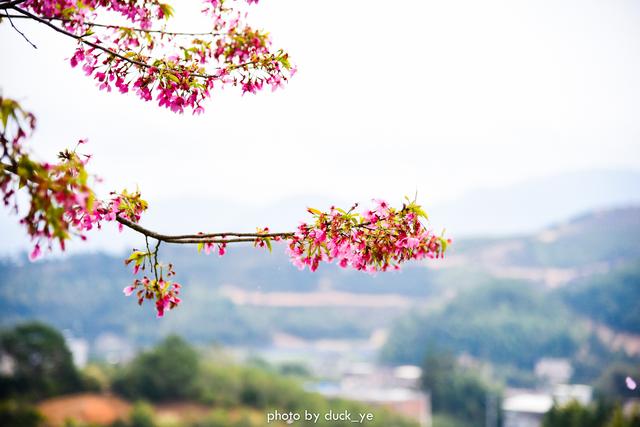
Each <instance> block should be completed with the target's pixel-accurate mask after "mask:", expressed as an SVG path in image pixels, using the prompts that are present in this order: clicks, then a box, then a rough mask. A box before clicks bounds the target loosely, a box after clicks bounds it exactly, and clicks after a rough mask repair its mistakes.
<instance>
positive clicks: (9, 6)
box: [0, 0, 27, 10]
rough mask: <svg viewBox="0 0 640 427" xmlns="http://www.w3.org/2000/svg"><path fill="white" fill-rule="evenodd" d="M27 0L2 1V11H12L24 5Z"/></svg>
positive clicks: (0, 7)
mask: <svg viewBox="0 0 640 427" xmlns="http://www.w3.org/2000/svg"><path fill="white" fill-rule="evenodd" d="M25 1H27V0H0V10H2V9H12V8H13V7H14V6H17V5H19V4H20V3H24V2H25Z"/></svg>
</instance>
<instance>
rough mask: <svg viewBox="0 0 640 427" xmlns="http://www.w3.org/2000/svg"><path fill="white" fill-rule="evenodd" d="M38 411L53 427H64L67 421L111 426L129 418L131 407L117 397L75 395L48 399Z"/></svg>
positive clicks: (39, 405)
mask: <svg viewBox="0 0 640 427" xmlns="http://www.w3.org/2000/svg"><path fill="white" fill-rule="evenodd" d="M38 409H39V410H40V412H42V414H43V415H44V416H45V417H46V418H47V423H48V424H49V425H51V426H53V427H57V426H63V425H64V423H65V420H68V419H73V420H76V421H80V422H83V423H95V424H111V423H113V422H114V421H117V420H124V419H127V418H128V417H129V412H130V411H131V405H130V404H129V403H127V402H126V401H124V400H122V399H120V398H117V397H115V396H104V395H100V394H74V395H68V396H62V397H55V398H52V399H47V400H45V401H42V402H40V403H39V404H38Z"/></svg>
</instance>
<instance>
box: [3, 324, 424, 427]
mask: <svg viewBox="0 0 640 427" xmlns="http://www.w3.org/2000/svg"><path fill="white" fill-rule="evenodd" d="M0 357H1V358H2V364H3V367H2V369H0V426H3V427H13V426H19V427H40V426H43V425H46V424H45V420H44V419H43V417H42V415H40V414H39V413H38V411H37V409H36V407H35V406H34V404H35V403H36V402H37V401H39V400H41V399H44V398H47V397H52V396H59V395H61V394H68V393H74V392H88V391H90V392H111V393H115V394H117V395H119V396H121V397H123V398H126V399H127V400H129V401H131V402H134V403H135V404H134V406H133V410H132V412H131V414H130V416H129V419H128V420H121V421H118V422H116V423H115V424H113V425H112V426H110V427H155V426H157V425H158V424H157V420H156V417H155V415H154V411H153V406H151V405H150V404H154V405H162V404H164V403H166V402H170V401H171V402H176V401H177V402H180V401H184V402H194V403H199V404H203V405H207V406H209V407H211V409H212V410H211V413H210V414H209V415H207V416H205V417H204V418H203V419H200V420H197V421H194V422H189V423H187V424H173V426H174V427H182V426H184V427H261V426H265V425H267V423H266V413H267V411H269V410H275V409H277V410H278V411H282V412H289V411H292V412H303V411H304V410H308V411H312V412H316V413H322V414H324V413H326V412H328V411H330V410H331V411H333V412H340V411H344V410H347V411H349V412H351V413H353V414H357V413H365V412H373V413H374V414H375V418H374V420H373V421H371V422H368V425H369V426H372V427H394V426H395V427H415V426H416V424H415V423H414V422H412V421H409V420H406V419H404V418H403V417H400V416H398V415H395V414H392V413H391V412H389V411H387V410H385V409H380V408H370V407H367V406H365V405H362V404H359V403H355V402H350V401H344V400H339V399H327V398H325V397H323V396H321V395H319V394H315V393H310V392H307V391H305V390H304V389H303V387H302V385H301V383H300V381H299V378H297V377H295V376H285V375H283V374H282V373H280V372H277V371H276V370H275V369H273V368H271V369H269V368H266V367H265V366H263V365H260V364H257V363H255V364H249V365H246V366H245V365H237V364H234V363H233V362H231V361H230V360H228V359H227V358H226V357H224V356H221V355H219V354H208V355H206V357H204V356H203V355H202V354H201V353H199V352H198V351H196V349H194V348H193V347H191V346H190V345H189V344H188V343H187V342H186V341H184V340H183V339H182V338H180V337H178V336H169V337H167V338H166V339H164V340H163V341H161V342H160V343H158V344H157V345H156V346H155V347H153V348H151V349H149V350H147V351H144V352H141V353H139V354H138V355H137V356H136V357H135V358H134V359H133V360H132V361H131V362H130V363H128V364H125V365H122V366H105V365H95V364H94V365H89V366H88V367H87V368H86V369H84V370H83V371H82V372H79V371H77V370H76V368H75V367H74V365H73V361H72V357H71V354H70V352H69V350H68V348H67V347H66V344H65V341H64V338H63V336H62V335H61V334H60V333H59V332H58V331H56V330H55V329H52V328H51V327H49V326H47V325H44V324H41V323H28V324H24V325H19V326H16V327H15V328H12V329H9V330H5V331H3V332H2V333H1V334H0ZM286 370H288V371H292V372H295V373H304V372H303V370H300V369H293V367H291V366H288V367H286ZM145 402H148V403H145ZM297 424H298V425H300V426H305V425H307V424H305V422H304V421H299V422H297ZM72 425H73V426H80V424H77V423H75V424H74V423H71V424H70V426H72ZM270 425H285V424H278V423H272V424H270ZM308 425H331V426H336V427H346V426H347V425H349V426H351V425H352V423H351V422H350V421H331V422H325V421H323V420H320V421H319V422H318V423H317V424H313V423H309V424H308ZM83 427H84V426H83ZM92 427H93V426H92Z"/></svg>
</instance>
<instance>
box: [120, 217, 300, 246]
mask: <svg viewBox="0 0 640 427" xmlns="http://www.w3.org/2000/svg"><path fill="white" fill-rule="evenodd" d="M116 220H117V221H118V222H119V223H120V224H122V225H124V226H125V227H128V228H130V229H132V230H134V231H137V232H138V233H140V234H142V235H144V236H147V237H151V238H152V239H156V240H159V241H162V242H166V243H177V244H195V243H238V242H255V241H256V239H261V238H265V237H268V238H281V239H287V238H290V237H293V235H294V233H292V232H283V233H236V232H226V233H209V234H186V235H166V234H160V233H157V232H155V231H152V230H149V229H147V228H144V227H142V226H141V225H140V224H136V223H135V222H132V221H130V220H128V219H126V218H123V217H122V216H117V217H116ZM227 236H231V238H227Z"/></svg>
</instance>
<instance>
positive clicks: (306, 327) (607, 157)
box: [0, 0, 640, 427]
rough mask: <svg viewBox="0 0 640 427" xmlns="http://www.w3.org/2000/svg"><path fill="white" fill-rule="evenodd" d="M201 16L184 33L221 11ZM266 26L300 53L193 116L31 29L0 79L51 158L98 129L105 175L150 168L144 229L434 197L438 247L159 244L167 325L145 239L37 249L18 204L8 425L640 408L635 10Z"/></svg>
mask: <svg viewBox="0 0 640 427" xmlns="http://www.w3.org/2000/svg"><path fill="white" fill-rule="evenodd" d="M199 8H200V3H199V2H197V1H194V2H180V4H177V5H176V21H175V23H174V27H173V28H175V29H176V30H183V29H189V30H192V31H193V30H195V29H196V28H202V27H205V28H206V21H204V20H202V19H201V18H200V17H199V16H198V15H199V14H198V10H199ZM249 22H251V23H253V24H254V25H255V26H258V27H261V28H265V29H267V30H269V31H270V32H271V35H272V37H273V40H274V45H275V46H281V47H284V48H285V49H286V50H288V51H289V53H290V54H291V56H292V58H293V60H294V62H295V63H296V65H297V66H298V70H299V71H298V73H297V74H296V76H295V77H294V78H293V79H292V80H291V82H290V83H289V84H288V85H287V87H286V88H285V89H284V90H280V91H277V92H274V93H262V94H259V95H256V96H248V95H245V96H240V92H239V91H234V90H227V89H225V90H224V91H222V92H220V93H218V94H217V95H214V97H213V98H212V99H211V100H210V101H209V102H208V104H207V105H206V112H205V114H203V115H202V116H197V117H191V116H187V115H186V116H178V115H174V114H172V113H170V112H167V111H163V110H160V109H159V108H156V107H155V106H154V105H151V104H146V105H145V104H143V103H142V101H139V100H138V99H136V98H134V97H133V96H123V95H119V94H107V93H100V92H99V91H98V89H97V88H96V87H95V85H94V83H93V82H92V81H90V80H88V79H86V78H84V76H83V75H82V72H81V71H80V70H73V69H71V68H70V67H69V64H68V61H67V58H68V57H69V56H70V54H71V52H72V51H73V47H74V45H73V43H71V42H69V41H68V40H65V39H63V38H59V37H57V36H55V35H53V34H51V33H50V32H49V30H47V29H46V28H42V27H39V26H37V25H34V24H31V23H28V22H19V23H17V24H19V28H20V29H21V30H22V31H23V32H25V33H26V34H28V35H29V38H30V39H31V40H32V41H33V42H34V43H35V44H36V45H37V46H38V49H37V50H35V49H32V48H31V47H30V46H29V45H27V44H26V42H24V41H23V40H22V39H21V38H20V36H19V35H18V34H16V33H15V32H14V31H13V30H12V29H11V27H10V26H9V25H8V24H7V23H6V22H3V23H2V25H0V38H1V40H2V44H1V45H0V53H1V55H2V56H1V57H2V58H3V60H2V64H3V66H2V67H0V81H2V91H3V95H5V96H8V97H13V98H16V99H18V100H19V101H20V102H21V103H22V104H23V106H25V107H26V108H27V109H29V110H30V111H32V112H34V113H35V114H36V115H37V117H38V129H37V131H36V134H35V135H34V137H33V138H32V139H31V141H30V144H31V147H32V148H33V150H34V151H35V152H36V153H38V154H39V155H40V156H41V157H42V158H51V157H52V156H54V155H55V153H57V152H58V151H59V150H60V149H62V148H65V147H68V146H74V145H75V142H76V141H77V140H78V139H80V138H84V137H87V138H89V141H90V142H89V144H88V145H87V146H86V150H87V151H88V152H90V153H92V154H93V159H92V161H91V163H90V166H91V168H92V170H93V171H95V172H96V173H97V174H98V175H100V176H101V177H102V178H103V179H104V182H103V183H101V184H100V187H99V190H100V191H101V192H102V194H104V195H106V194H107V193H108V191H110V190H112V189H115V190H120V189H122V188H125V187H127V188H129V189H134V188H135V187H136V186H138V187H139V188H140V190H141V191H142V194H143V196H144V197H145V198H146V199H147V200H148V201H149V203H150V209H149V211H148V212H147V213H146V214H145V215H144V217H143V219H142V224H143V225H145V226H147V227H149V228H152V229H157V230H160V231H163V232H166V233H181V232H195V231H219V230H223V229H224V230H226V229H232V230H235V231H253V230H254V229H255V227H256V226H259V227H264V226H269V227H270V228H271V229H272V230H277V231H280V230H289V229H293V228H294V227H295V226H296V225H297V224H298V221H301V220H306V219H307V215H306V212H305V209H306V207H307V206H312V207H315V208H320V209H326V208H328V207H329V206H330V205H332V204H335V205H338V206H343V207H349V206H351V205H352V204H353V203H354V202H360V204H361V207H362V208H365V207H367V205H368V204H369V203H371V202H370V200H371V199H372V198H374V197H375V198H385V199H387V200H388V201H389V202H390V203H392V204H398V205H399V204H401V203H402V199H403V197H404V196H405V195H408V196H410V197H412V196H413V195H414V194H417V197H418V200H419V202H421V203H422V204H423V206H424V207H425V209H426V211H427V212H428V213H429V215H430V218H431V225H432V227H433V228H434V229H435V230H436V231H437V232H440V230H442V229H443V228H446V230H447V231H446V234H447V235H448V236H449V237H451V238H452V239H453V245H452V246H451V248H450V251H449V252H448V253H447V256H446V258H445V259H444V260H438V261H429V262H425V263H415V264H412V265H407V266H405V267H404V268H403V269H402V270H401V271H400V272H397V273H386V274H378V275H376V276H370V275H366V274H362V273H358V272H351V271H344V270H341V269H339V268H337V267H335V266H333V265H325V266H322V267H321V268H320V270H319V271H317V272H315V273H310V272H307V271H304V272H300V271H298V270H297V269H296V268H294V267H293V266H292V265H290V263H289V261H288V259H287V257H286V255H285V253H284V247H283V246H276V247H274V251H273V253H272V254H269V253H268V252H267V251H262V250H259V249H254V248H252V247H242V246H236V247H229V248H228V253H227V255H225V256H224V257H218V256H217V255H210V256H205V255H204V254H200V255H199V254H197V251H196V249H195V248H186V249H185V248H170V247H166V246H164V247H163V248H162V249H161V258H162V259H164V260H170V261H172V262H173V263H174V265H175V266H176V270H177V273H178V276H177V280H178V281H179V282H180V283H182V284H183V286H184V295H183V296H184V298H183V303H182V305H181V306H180V307H179V308H178V309H176V310H174V311H172V312H169V313H168V314H167V316H165V318H162V319H157V318H156V317H155V314H154V310H153V307H151V306H149V305H146V306H143V307H138V306H137V305H136V303H135V301H134V300H132V299H131V298H125V297H124V296H123V295H122V288H123V287H124V286H126V285H127V284H128V283H129V282H130V281H131V280H132V277H131V273H130V271H129V269H128V268H125V266H124V263H123V259H124V258H125V257H126V256H127V254H128V251H129V250H130V249H131V248H133V247H140V246H141V245H143V244H144V242H143V241H141V240H140V239H139V236H136V235H134V234H133V233H128V232H126V231H125V232H123V233H118V232H117V230H115V228H116V227H107V229H105V230H103V231H102V232H100V233H93V234H92V235H90V239H89V241H88V242H77V243H76V244H73V245H71V248H70V250H69V251H67V253H65V254H59V253H53V254H49V255H48V256H47V257H45V258H44V259H43V260H40V261H38V262H34V263H32V262H29V261H28V259H27V257H26V251H27V250H28V249H29V247H30V242H29V241H28V239H27V237H26V234H25V233H24V232H23V230H22V229H21V228H20V226H19V225H18V220H19V217H18V216H16V215H13V214H11V213H10V212H8V211H7V210H4V211H2V212H0V236H1V244H0V255H1V257H2V258H1V260H0V325H1V326H2V328H3V332H2V335H1V336H0V398H1V399H2V403H0V424H2V425H24V426H29V425H40V424H42V423H47V424H48V425H53V426H58V425H65V424H67V425H79V426H85V425H103V426H104V425H113V426H115V425H120V426H151V425H158V426H189V427H191V426H219V427H228V426H249V427H250V426H263V425H271V424H274V425H285V424H286V423H287V419H286V417H285V418H283V417H282V416H281V417H280V418H277V417H276V415H278V414H275V411H276V410H278V411H280V412H282V413H288V412H290V411H291V412H292V413H303V412H304V410H305V409H307V410H309V411H313V412H316V413H320V414H322V415H324V414H326V413H329V411H331V413H334V414H335V413H341V412H344V411H345V410H346V411H348V412H350V413H352V414H354V415H355V414H359V413H366V412H369V411H370V412H372V413H373V414H374V415H375V417H374V420H372V421H364V422H363V424H365V423H367V424H372V425H376V426H405V425H406V426H410V425H411V426H415V425H421V426H433V427H457V426H487V427H494V426H505V427H529V426H532V427H533V426H542V425H544V426H547V427H555V426H576V427H577V426H580V427H582V426H593V427H599V426H611V427H613V426H637V425H640V416H639V415H638V403H637V401H638V398H639V397H640V395H639V392H638V391H637V390H631V389H630V388H629V387H628V386H627V384H626V383H625V378H626V377H627V376H630V377H631V378H635V379H636V380H640V302H639V301H640V298H639V297H640V245H639V244H638V242H639V241H640V144H638V138H639V137H640V122H639V121H638V120H637V114H638V112H640V80H639V79H638V75H640V5H638V3H637V2H635V1H615V2H606V3H603V2H601V1H595V0H586V1H560V2H558V1H520V2H513V1H493V0H490V1H483V2H474V1H449V2H435V1H424V2H409V1H400V2H393V3H391V4H389V3H388V2H385V3H383V2H376V1H373V2H372V1H368V2H365V1H361V0H357V1H355V0H354V1H350V2H340V3H338V2H329V3H327V2H324V3H322V4H320V3H310V2H294V1H285V0H281V1H278V2H269V1H262V2H260V3H259V4H258V5H257V6H253V7H252V8H251V14H250V15H249ZM268 414H271V415H272V416H274V417H276V419H274V420H273V422H269V423H268V418H267V416H268ZM280 415H282V414H280ZM3 417H4V418H3ZM322 422H323V420H322V419H321V420H320V421H319V422H318V424H321V423H322ZM10 423H13V424H10ZM293 423H294V424H299V425H313V423H312V422H310V421H306V422H305V421H304V420H299V421H293ZM324 423H325V424H326V425H337V426H340V425H351V424H352V423H350V422H349V421H335V420H329V421H326V420H325V421H324Z"/></svg>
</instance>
